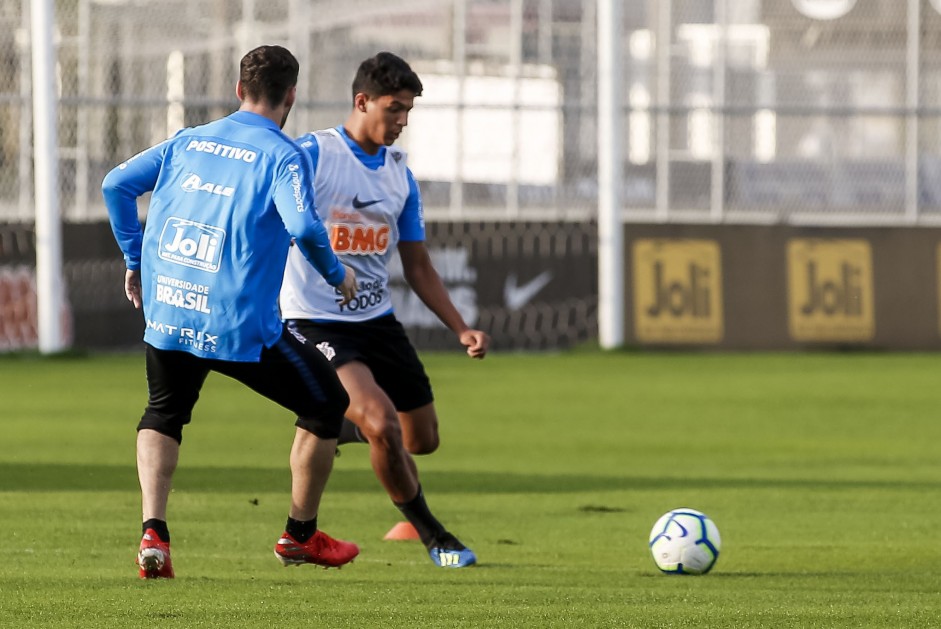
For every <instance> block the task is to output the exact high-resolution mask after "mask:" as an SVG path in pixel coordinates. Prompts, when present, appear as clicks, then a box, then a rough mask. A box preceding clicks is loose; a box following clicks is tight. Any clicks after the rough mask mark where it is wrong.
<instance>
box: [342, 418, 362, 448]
mask: <svg viewBox="0 0 941 629" xmlns="http://www.w3.org/2000/svg"><path fill="white" fill-rule="evenodd" d="M344 443H367V441H366V438H365V437H364V436H363V433H362V432H361V431H360V429H359V426H357V425H356V424H354V423H353V422H351V421H350V420H348V419H346V418H343V424H342V425H341V426H340V436H339V437H338V438H337V445H338V446H342V445H343V444H344Z"/></svg>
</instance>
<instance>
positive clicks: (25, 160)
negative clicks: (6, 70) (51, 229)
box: [16, 0, 34, 221]
mask: <svg viewBox="0 0 941 629" xmlns="http://www.w3.org/2000/svg"><path fill="white" fill-rule="evenodd" d="M31 1H32V0H23V5H22V7H21V9H22V12H23V23H22V26H23V30H24V32H25V31H27V30H28V29H29V24H30V20H29V14H30V9H29V7H30V2H31ZM31 40H32V36H31V37H30V41H26V40H25V38H24V41H22V42H19V41H18V42H17V53H19V58H20V76H21V77H23V78H22V80H21V81H20V101H19V107H18V108H17V112H18V114H19V122H20V124H19V131H20V133H19V147H20V155H19V161H18V163H17V168H16V172H17V182H18V183H19V194H18V195H17V198H18V199H19V204H18V205H17V217H18V218H19V219H21V220H24V221H25V220H29V218H30V217H32V216H33V215H34V210H33V190H32V186H31V185H30V179H32V176H31V175H32V172H33V145H32V136H33V118H32V116H30V115H29V113H28V112H29V108H28V107H27V103H28V102H29V101H30V98H31V97H30V94H31V93H32V89H33V88H32V79H31V77H32V72H33V69H32V59H31V55H29V54H27V51H26V50H25V49H26V47H27V46H30V45H32V42H31Z"/></svg>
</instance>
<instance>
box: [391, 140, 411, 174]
mask: <svg viewBox="0 0 941 629" xmlns="http://www.w3.org/2000/svg"><path fill="white" fill-rule="evenodd" d="M386 150H387V151H389V159H391V160H392V162H393V163H394V164H399V165H400V166H402V167H403V168H405V169H406V170H408V167H407V166H406V165H405V164H406V163H407V161H408V160H407V158H408V153H407V152H406V151H405V150H404V149H402V148H400V147H398V146H394V145H393V146H390V147H388V148H387V149H386Z"/></svg>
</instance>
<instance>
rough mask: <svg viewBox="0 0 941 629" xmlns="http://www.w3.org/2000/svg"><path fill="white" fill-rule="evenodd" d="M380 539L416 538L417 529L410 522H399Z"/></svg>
mask: <svg viewBox="0 0 941 629" xmlns="http://www.w3.org/2000/svg"><path fill="white" fill-rule="evenodd" d="M382 539H385V540H405V539H418V531H416V530H415V527H414V526H412V523H411V522H399V523H398V524H396V525H395V526H393V527H392V528H391V529H389V532H388V533H386V536H385V537H383V538H382Z"/></svg>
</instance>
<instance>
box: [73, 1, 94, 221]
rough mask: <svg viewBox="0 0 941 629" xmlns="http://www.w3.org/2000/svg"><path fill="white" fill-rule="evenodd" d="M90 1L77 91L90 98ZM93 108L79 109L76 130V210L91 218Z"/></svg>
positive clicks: (83, 20)
mask: <svg viewBox="0 0 941 629" xmlns="http://www.w3.org/2000/svg"><path fill="white" fill-rule="evenodd" d="M89 1H90V0H82V1H81V3H79V5H78V89H79V96H82V97H87V96H89V94H90V92H91V88H90V86H89V71H88V69H89V65H90V58H91V56H90V52H89V49H90V47H91V7H90V6H89ZM89 108H90V105H82V104H80V105H78V111H77V112H76V113H77V117H78V120H77V124H76V128H75V210H76V216H77V217H78V218H82V219H88V218H89V209H88V199H89V196H90V195H89V189H88V174H89V168H88V140H89V137H88V136H89V129H88V128H89V126H91V118H90V111H89Z"/></svg>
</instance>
